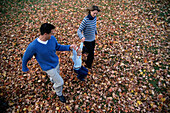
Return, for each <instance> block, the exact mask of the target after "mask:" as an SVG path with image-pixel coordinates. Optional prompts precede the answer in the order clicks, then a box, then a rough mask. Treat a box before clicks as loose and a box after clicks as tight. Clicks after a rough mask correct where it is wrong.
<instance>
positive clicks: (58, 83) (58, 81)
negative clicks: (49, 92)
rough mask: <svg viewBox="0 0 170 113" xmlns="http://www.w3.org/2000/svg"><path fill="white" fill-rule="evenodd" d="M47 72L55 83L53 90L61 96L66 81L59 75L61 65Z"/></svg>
mask: <svg viewBox="0 0 170 113" xmlns="http://www.w3.org/2000/svg"><path fill="white" fill-rule="evenodd" d="M45 72H46V73H47V74H48V76H49V77H50V80H51V82H52V83H54V84H53V88H54V90H55V91H56V94H57V95H58V96H61V95H62V91H63V84H64V80H63V78H62V77H61V76H60V74H59V73H60V68H59V64H58V65H57V66H56V67H55V68H53V69H50V70H47V71H45Z"/></svg>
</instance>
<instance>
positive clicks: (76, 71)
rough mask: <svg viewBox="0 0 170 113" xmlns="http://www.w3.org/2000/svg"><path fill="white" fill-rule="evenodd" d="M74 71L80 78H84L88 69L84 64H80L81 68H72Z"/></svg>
mask: <svg viewBox="0 0 170 113" xmlns="http://www.w3.org/2000/svg"><path fill="white" fill-rule="evenodd" d="M74 72H75V73H77V74H78V75H79V77H80V78H84V77H86V76H87V74H88V69H87V68H85V67H84V66H81V68H80V69H78V70H76V69H74Z"/></svg>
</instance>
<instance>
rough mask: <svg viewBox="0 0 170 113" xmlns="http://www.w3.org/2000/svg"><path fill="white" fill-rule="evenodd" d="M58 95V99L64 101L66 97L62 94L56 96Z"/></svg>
mask: <svg viewBox="0 0 170 113" xmlns="http://www.w3.org/2000/svg"><path fill="white" fill-rule="evenodd" d="M58 97H59V99H60V101H61V102H63V103H66V99H65V98H64V96H63V95H61V96H58Z"/></svg>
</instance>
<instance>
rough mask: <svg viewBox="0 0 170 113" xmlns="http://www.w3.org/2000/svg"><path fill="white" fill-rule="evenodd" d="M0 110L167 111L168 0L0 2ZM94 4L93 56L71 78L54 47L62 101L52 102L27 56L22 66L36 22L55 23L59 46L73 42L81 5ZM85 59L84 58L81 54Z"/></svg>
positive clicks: (65, 59)
mask: <svg viewBox="0 0 170 113" xmlns="http://www.w3.org/2000/svg"><path fill="white" fill-rule="evenodd" d="M0 3H1V5H0V15H1V18H0V25H1V27H0V45H1V46H0V50H1V52H0V58H1V64H0V104H1V105H0V109H1V112H2V111H4V112H5V110H6V111H7V112H30V113H31V112H35V113H36V112H44V113H46V112H49V113H51V112H53V113H54V112H74V113H78V112H87V113H88V112H93V113H94V112H135V113H136V112H155V113H158V112H162V113H163V112H169V107H170V105H169V95H170V89H169V81H170V73H169V39H168V34H169V27H170V26H169V25H170V23H169V22H170V20H169V19H170V18H169V14H170V10H169V8H170V7H169V2H168V0H143V1H142V0H29V1H27V0H2V1H0ZM91 4H96V5H98V6H99V8H100V9H101V10H102V12H100V13H99V15H98V21H97V29H98V36H97V38H96V48H95V59H94V65H93V68H92V69H91V70H90V74H89V75H88V76H87V78H86V80H85V82H81V81H79V80H77V78H76V74H75V73H74V71H73V69H72V68H73V62H72V60H71V59H70V58H69V57H70V52H57V54H58V56H59V57H60V70H61V76H62V77H63V79H64V81H65V83H64V89H63V94H64V96H66V99H67V103H66V104H63V103H61V102H60V101H59V100H58V97H57V96H56V95H55V92H54V90H53V88H52V83H51V82H50V81H49V79H48V76H47V75H46V73H45V72H43V71H42V70H41V69H40V66H39V65H38V63H37V61H36V60H35V58H32V59H31V61H29V63H28V67H29V68H30V71H29V73H26V74H24V73H23V72H22V66H21V63H22V56H23V54H24V52H25V49H26V47H27V46H28V44H29V43H30V42H31V41H33V40H34V39H35V38H36V37H38V36H39V27H40V26H41V24H42V23H45V22H49V23H52V24H54V25H55V26H56V29H55V30H56V33H55V34H54V36H55V37H56V38H57V40H58V42H59V43H60V44H72V43H78V42H79V38H78V36H77V29H78V27H79V25H80V23H81V21H82V19H83V18H84V17H85V16H86V13H85V12H83V11H84V8H85V7H87V6H89V5H91ZM83 57H86V56H83Z"/></svg>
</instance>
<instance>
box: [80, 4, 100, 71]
mask: <svg viewBox="0 0 170 113" xmlns="http://www.w3.org/2000/svg"><path fill="white" fill-rule="evenodd" d="M87 11H88V15H87V16H86V17H85V18H84V19H83V21H82V22H81V24H80V26H79V29H78V30H77V33H78V36H79V38H80V39H81V40H84V39H85V41H84V45H85V46H84V47H83V52H82V53H85V52H87V53H88V56H87V60H86V61H85V63H86V66H87V67H88V68H91V66H92V63H93V59H94V48H95V35H97V30H96V20H97V19H96V15H97V14H98V12H100V9H99V8H98V6H92V7H90V8H87ZM82 32H83V34H82Z"/></svg>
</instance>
